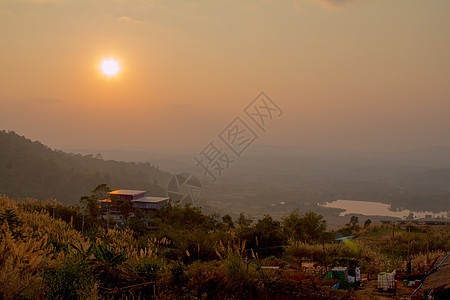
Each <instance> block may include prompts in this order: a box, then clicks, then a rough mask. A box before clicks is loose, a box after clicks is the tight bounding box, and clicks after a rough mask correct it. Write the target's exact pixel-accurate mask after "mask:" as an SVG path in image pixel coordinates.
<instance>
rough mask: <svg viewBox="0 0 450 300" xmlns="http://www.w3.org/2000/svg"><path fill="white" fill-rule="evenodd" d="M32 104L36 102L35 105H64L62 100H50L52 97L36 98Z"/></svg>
mask: <svg viewBox="0 0 450 300" xmlns="http://www.w3.org/2000/svg"><path fill="white" fill-rule="evenodd" d="M29 101H30V102H34V103H62V102H64V101H63V100H61V99H57V98H50V97H48V98H47V97H44V98H35V99H30V100H29Z"/></svg>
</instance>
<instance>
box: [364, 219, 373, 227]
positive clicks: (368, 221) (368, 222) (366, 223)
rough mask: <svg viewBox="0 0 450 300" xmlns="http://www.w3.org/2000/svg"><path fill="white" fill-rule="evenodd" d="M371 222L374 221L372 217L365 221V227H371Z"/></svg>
mask: <svg viewBox="0 0 450 300" xmlns="http://www.w3.org/2000/svg"><path fill="white" fill-rule="evenodd" d="M371 223H372V221H371V220H370V219H367V220H366V221H365V222H364V228H369V226H370V224H371Z"/></svg>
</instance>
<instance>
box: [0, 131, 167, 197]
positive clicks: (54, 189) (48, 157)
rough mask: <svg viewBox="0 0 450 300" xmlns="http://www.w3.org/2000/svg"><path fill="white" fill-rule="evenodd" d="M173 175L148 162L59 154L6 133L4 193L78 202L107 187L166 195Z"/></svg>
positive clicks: (0, 187) (0, 188) (0, 134)
mask: <svg viewBox="0 0 450 300" xmlns="http://www.w3.org/2000/svg"><path fill="white" fill-rule="evenodd" d="M170 178H171V174H169V173H168V172H164V171H162V170H160V169H159V167H158V166H155V165H152V164H150V163H148V162H140V163H135V162H118V161H113V160H104V159H102V158H101V156H97V155H84V156H83V155H81V154H73V153H66V152H63V151H60V150H53V149H50V148H49V147H47V146H45V145H43V144H41V143H40V142H37V141H34V142H33V141H31V140H29V139H27V138H25V137H23V136H19V135H18V134H16V133H15V132H12V131H8V132H6V131H0V194H5V195H7V196H11V197H15V198H21V197H24V198H25V197H32V198H37V199H42V200H46V199H50V198H51V199H56V200H58V201H60V202H62V203H64V204H75V203H78V201H79V199H80V197H81V196H84V195H89V194H90V192H91V191H92V190H93V189H94V188H95V187H96V186H97V185H98V184H101V183H106V184H107V185H108V186H109V187H110V188H111V189H119V188H126V189H139V190H148V191H150V193H149V194H150V195H153V196H163V195H165V188H164V187H165V185H166V184H167V182H168V181H169V179H170Z"/></svg>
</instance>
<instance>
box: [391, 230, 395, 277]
mask: <svg viewBox="0 0 450 300" xmlns="http://www.w3.org/2000/svg"><path fill="white" fill-rule="evenodd" d="M394 237H395V224H393V225H392V259H391V268H392V270H394Z"/></svg>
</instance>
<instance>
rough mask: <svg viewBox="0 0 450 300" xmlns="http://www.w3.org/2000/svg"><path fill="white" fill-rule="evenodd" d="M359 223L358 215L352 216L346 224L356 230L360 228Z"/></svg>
mask: <svg viewBox="0 0 450 300" xmlns="http://www.w3.org/2000/svg"><path fill="white" fill-rule="evenodd" d="M358 223H359V219H358V217H357V216H352V217H351V218H350V223H347V224H345V226H347V228H349V229H350V230H351V231H354V230H358V229H359V226H358Z"/></svg>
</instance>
